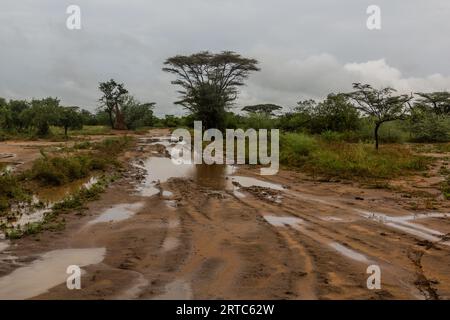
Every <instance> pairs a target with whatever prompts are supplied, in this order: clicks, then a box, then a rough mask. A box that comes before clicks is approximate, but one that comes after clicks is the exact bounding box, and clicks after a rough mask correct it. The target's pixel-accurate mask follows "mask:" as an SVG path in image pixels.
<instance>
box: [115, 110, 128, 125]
mask: <svg viewBox="0 0 450 320" xmlns="http://www.w3.org/2000/svg"><path fill="white" fill-rule="evenodd" d="M114 129H116V130H126V129H127V126H126V125H125V116H124V115H123V112H122V110H120V109H119V108H118V107H116V111H115V123H114Z"/></svg>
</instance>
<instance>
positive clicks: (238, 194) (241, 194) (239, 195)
mask: <svg viewBox="0 0 450 320" xmlns="http://www.w3.org/2000/svg"><path fill="white" fill-rule="evenodd" d="M233 194H234V195H235V196H236V197H237V198H241V199H242V198H245V197H246V195H245V194H244V193H242V192H240V191H239V188H238V187H236V188H235V189H234V190H233Z"/></svg>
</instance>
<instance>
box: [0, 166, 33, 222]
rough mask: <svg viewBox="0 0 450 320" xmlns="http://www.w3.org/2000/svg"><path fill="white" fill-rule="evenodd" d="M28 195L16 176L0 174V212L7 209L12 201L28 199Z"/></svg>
mask: <svg viewBox="0 0 450 320" xmlns="http://www.w3.org/2000/svg"><path fill="white" fill-rule="evenodd" d="M28 200H30V197H29V196H28V195H27V193H26V192H25V190H24V189H23V188H22V186H21V185H20V183H19V181H18V179H17V177H16V176H14V175H11V174H9V173H4V174H3V175H0V214H1V213H3V212H4V211H7V210H8V209H9V208H10V207H11V205H12V203H13V202H18V201H28Z"/></svg>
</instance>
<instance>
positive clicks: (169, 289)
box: [154, 279, 193, 300]
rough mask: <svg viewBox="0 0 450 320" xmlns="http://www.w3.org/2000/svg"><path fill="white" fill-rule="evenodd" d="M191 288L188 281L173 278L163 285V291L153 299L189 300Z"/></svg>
mask: <svg viewBox="0 0 450 320" xmlns="http://www.w3.org/2000/svg"><path fill="white" fill-rule="evenodd" d="M192 298H193V295H192V289H191V285H190V284H189V282H187V281H185V280H181V279H180V280H175V281H173V282H171V283H169V284H167V285H166V286H165V293H163V294H161V295H159V296H156V297H155V298H154V300H191V299H192Z"/></svg>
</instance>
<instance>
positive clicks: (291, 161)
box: [280, 133, 318, 166]
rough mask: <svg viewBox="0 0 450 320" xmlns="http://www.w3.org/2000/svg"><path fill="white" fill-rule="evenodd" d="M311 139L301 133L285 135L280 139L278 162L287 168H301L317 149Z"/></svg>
mask: <svg viewBox="0 0 450 320" xmlns="http://www.w3.org/2000/svg"><path fill="white" fill-rule="evenodd" d="M317 146H318V145H317V142H316V140H315V139H314V138H313V137H310V136H308V135H306V134H303V133H285V134H282V135H281V137H280V162H281V163H283V164H286V165H289V166H301V165H303V164H304V163H305V161H306V160H307V158H308V157H309V156H310V154H311V153H312V152H313V151H314V150H316V149H317Z"/></svg>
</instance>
